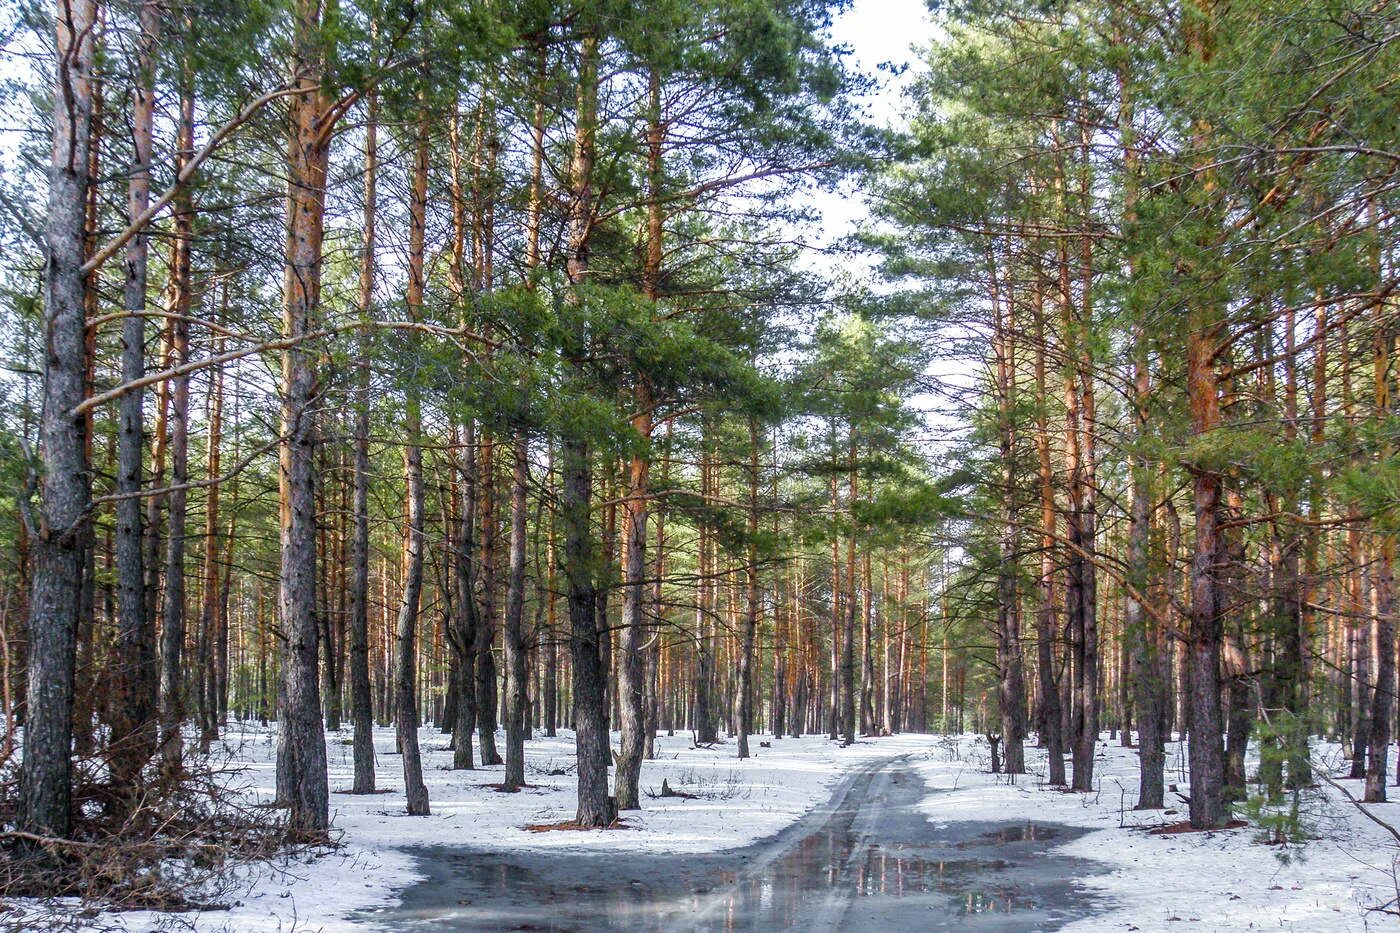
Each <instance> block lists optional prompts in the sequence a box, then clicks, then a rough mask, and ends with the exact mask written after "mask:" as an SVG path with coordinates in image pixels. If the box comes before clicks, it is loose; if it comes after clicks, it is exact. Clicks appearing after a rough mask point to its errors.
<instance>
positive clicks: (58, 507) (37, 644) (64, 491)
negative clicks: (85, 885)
mask: <svg viewBox="0 0 1400 933" xmlns="http://www.w3.org/2000/svg"><path fill="white" fill-rule="evenodd" d="M56 14H57V15H56V38H57V50H58V71H57V75H56V76H55V93H54V95H53V96H54V119H53V150H52V156H51V162H50V170H49V219H48V227H47V230H46V241H47V242H46V244H45V247H46V250H45V251H46V255H45V295H44V298H45V300H44V330H45V335H46V340H45V346H44V406H43V412H44V414H43V420H42V422H41V424H40V441H41V444H42V446H43V454H44V464H45V470H44V475H43V479H42V486H41V497H42V498H41V504H40V510H41V526H40V527H39V528H36V529H32V530H33V531H34V532H36V534H35V540H34V551H33V568H34V569H33V577H32V584H31V586H32V589H31V592H30V602H29V638H30V643H29V682H28V692H27V698H28V703H29V708H28V713H27V715H26V717H25V724H24V726H25V749H24V760H23V761H22V763H21V765H20V782H19V812H18V815H17V820H16V823H17V825H18V827H19V828H20V829H21V830H23V831H26V832H32V833H36V834H39V835H44V836H66V835H67V834H68V832H69V829H70V827H71V825H72V824H71V817H72V814H71V813H70V807H69V803H70V799H71V794H72V780H71V767H72V765H71V759H70V750H71V745H72V740H73V665H74V651H75V649H76V638H77V626H78V605H79V601H80V600H81V598H82V574H83V539H84V537H85V534H86V525H87V509H88V503H89V500H90V499H91V495H92V491H91V478H90V475H89V473H88V463H87V444H86V432H85V430H84V427H85V423H84V418H83V417H82V416H81V415H80V414H75V413H74V409H75V408H76V407H77V406H78V405H79V404H81V403H82V400H83V383H84V374H85V372H86V370H87V350H86V341H85V331H86V328H85V326H84V314H83V309H84V297H85V291H86V282H85V277H84V276H83V272H82V266H83V256H84V249H83V238H84V220H85V216H84V215H85V211H84V203H85V202H84V198H85V195H86V191H87V184H88V177H87V175H88V158H87V154H88V133H89V129H90V127H91V121H92V63H93V23H94V19H95V18H96V3H95V2H93V0H59V2H58V3H57V10H56Z"/></svg>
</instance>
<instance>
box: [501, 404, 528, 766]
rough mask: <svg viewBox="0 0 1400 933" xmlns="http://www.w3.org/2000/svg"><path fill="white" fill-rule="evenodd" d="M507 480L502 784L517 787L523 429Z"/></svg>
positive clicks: (522, 682) (521, 729)
mask: <svg viewBox="0 0 1400 933" xmlns="http://www.w3.org/2000/svg"><path fill="white" fill-rule="evenodd" d="M512 454H513V457H512V459H513V463H512V469H511V483H510V559H509V564H508V567H507V571H506V575H507V580H506V617H505V631H504V632H503V635H504V638H505V649H506V774H505V777H504V778H503V779H502V782H501V783H502V785H503V787H504V788H505V789H506V790H508V791H509V790H518V789H519V788H521V787H523V786H524V784H525V729H526V727H527V723H526V721H525V715H526V707H527V706H528V705H529V699H528V696H527V685H528V680H527V678H526V670H525V656H526V651H527V649H526V645H525V631H524V622H525V546H526V543H527V531H526V528H525V519H526V516H527V506H526V502H525V493H526V490H527V489H528V488H529V485H530V461H529V440H528V437H527V435H526V433H525V429H524V428H521V429H519V430H518V432H517V433H516V436H515V444H514V445H513V450H512Z"/></svg>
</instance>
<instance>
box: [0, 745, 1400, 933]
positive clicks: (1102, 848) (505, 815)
mask: <svg viewBox="0 0 1400 933" xmlns="http://www.w3.org/2000/svg"><path fill="white" fill-rule="evenodd" d="M327 741H328V746H329V751H330V757H329V761H330V767H331V789H332V791H333V794H332V797H331V807H332V811H333V820H334V827H335V835H336V838H337V843H338V844H337V846H336V847H334V848H332V849H329V850H324V851H321V852H319V853H317V854H315V855H311V856H305V855H302V856H296V857H291V858H287V859H284V860H281V861H279V862H278V863H276V864H272V865H267V864H264V865H258V866H254V867H245V868H242V869H240V870H239V871H238V873H237V875H236V877H234V878H232V879H230V885H229V888H228V890H227V891H226V892H223V896H222V898H221V900H223V901H224V902H226V903H228V904H230V905H231V907H230V909H227V910H216V911H207V912H204V913H184V914H156V913H149V912H128V913H114V912H107V913H102V914H99V915H96V916H88V917H86V918H80V917H79V916H78V913H77V911H76V909H73V910H72V911H70V914H69V917H70V919H71V920H72V921H73V922H74V925H75V926H76V927H80V928H87V929H127V930H132V931H149V930H182V929H197V930H203V931H225V930H227V931H237V933H244V931H247V933H254V931H278V933H303V931H316V930H323V931H328V933H329V931H338V930H348V929H360V928H363V927H364V926H366V925H368V921H367V920H365V919H364V916H365V915H364V914H363V913H362V912H364V911H368V910H373V909H374V908H376V907H382V906H385V905H388V904H392V903H394V902H395V900H396V899H397V896H398V893H399V892H400V891H402V890H403V889H404V888H405V887H406V886H408V885H409V884H411V883H412V882H414V881H415V880H417V879H418V877H419V875H418V873H417V872H416V871H415V867H414V865H415V863H414V860H413V858H412V857H411V856H410V855H409V854H407V853H406V852H404V851H403V850H402V849H403V847H407V846H415V845H425V844H427V845H453V844H464V845H465V844H470V845H473V846H476V847H491V848H501V849H525V848H549V849H553V850H556V851H558V850H560V849H574V850H579V851H592V852H599V851H619V852H622V851H626V852H648V851H650V852H671V853H699V852H715V851H722V850H727V849H733V848H737V847H741V846H744V845H748V844H750V843H752V842H755V841H757V840H759V839H762V838H764V837H767V836H771V835H773V834H774V833H776V832H778V831H779V830H781V829H782V828H783V827H785V826H788V825H790V824H791V823H793V822H794V821H795V820H797V819H798V818H800V817H801V815H802V814H803V813H804V812H806V811H808V810H810V809H811V808H813V807H814V806H816V805H817V804H818V803H820V802H822V801H824V800H825V799H826V798H827V797H828V795H829V794H830V793H831V790H832V788H833V787H834V785H835V784H836V783H837V782H838V781H839V780H840V778H841V777H842V776H843V775H844V774H846V773H848V772H850V771H851V770H852V769H853V768H855V767H857V766H859V765H861V764H868V763H871V762H874V761H878V760H882V759H888V758H894V757H899V756H905V757H906V760H907V761H909V762H911V763H912V764H913V765H914V767H915V769H916V770H917V772H918V773H919V775H920V777H921V778H922V779H923V781H924V782H925V783H926V785H927V786H928V788H929V789H930V791H931V793H930V794H929V796H928V797H927V798H926V799H925V800H924V802H923V804H922V805H921V809H922V810H923V812H924V813H926V814H927V816H928V819H929V820H931V821H932V822H933V823H934V824H936V825H937V824H943V823H954V822H958V821H962V820H984V821H1003V822H1004V821H1021V820H1024V821H1034V822H1036V823H1061V824H1067V825H1071V826H1077V827H1082V828H1085V829H1090V830H1093V831H1091V832H1089V833H1088V834H1087V835H1084V836H1081V837H1080V838H1078V839H1074V840H1071V841H1068V842H1066V843H1065V844H1064V845H1062V846H1060V847H1058V848H1057V850H1056V851H1057V852H1059V853H1062V854H1066V855H1072V856H1078V857H1081V858H1085V859H1091V860H1094V861H1096V862H1099V863H1101V864H1103V865H1104V866H1105V868H1106V869H1107V870H1106V871H1103V872H1099V873H1096V874H1094V875H1093V876H1092V877H1086V878H1082V879H1067V881H1070V882H1072V883H1076V884H1080V885H1083V886H1085V887H1086V888H1087V889H1088V890H1089V891H1091V892H1093V893H1094V894H1096V895H1100V898H1099V899H1101V902H1102V912H1101V913H1099V914H1098V915H1096V916H1095V917H1093V918H1091V919H1087V920H1081V921H1078V922H1076V923H1075V924H1073V925H1071V926H1070V927H1068V928H1067V929H1070V930H1075V931H1087V930H1142V931H1147V930H1163V931H1168V930H1170V931H1178V930H1182V929H1186V928H1195V929H1203V930H1212V931H1214V930H1221V931H1236V930H1240V931H1244V930H1290V931H1318V933H1322V931H1352V930H1357V931H1363V930H1381V929H1394V928H1395V927H1396V926H1397V925H1400V922H1397V920H1396V918H1395V917H1394V916H1393V915H1386V914H1383V913H1380V912H1377V911H1375V910H1373V909H1372V908H1375V907H1377V906H1380V905H1383V904H1386V903H1387V902H1391V907H1392V908H1393V907H1394V903H1393V899H1394V898H1395V897H1396V895H1397V881H1396V873H1397V867H1400V849H1397V846H1396V844H1395V841H1394V839H1392V838H1391V837H1390V836H1389V835H1388V834H1386V833H1385V831H1384V830H1383V829H1381V828H1380V827H1378V826H1376V825H1375V824H1373V823H1371V822H1370V821H1368V820H1366V819H1365V817H1364V816H1362V814H1360V813H1359V812H1358V811H1357V809H1356V808H1355V807H1354V806H1353V805H1352V804H1351V803H1349V802H1347V801H1346V800H1345V798H1343V797H1342V796H1341V795H1340V794H1339V793H1337V792H1336V791H1334V790H1332V789H1331V788H1328V787H1326V786H1324V787H1323V788H1322V789H1320V790H1317V791H1312V792H1308V793H1307V794H1306V795H1305V798H1304V807H1303V811H1304V815H1305V820H1304V821H1305V823H1306V824H1308V825H1309V826H1310V828H1311V831H1312V834H1313V836H1314V837H1315V838H1313V839H1311V840H1310V841H1308V842H1306V843H1305V844H1302V845H1295V846H1289V847H1280V846H1274V845H1265V844H1262V843H1261V842H1260V841H1259V840H1260V832H1259V830H1258V829H1257V828H1256V827H1253V826H1249V827H1245V828H1242V829H1237V830H1230V831H1219V832H1211V833H1193V834H1184V835H1149V834H1148V833H1146V832H1145V831H1143V830H1144V828H1150V827H1152V826H1155V825H1161V824H1164V823H1172V822H1177V821H1179V820H1181V819H1184V816H1185V813H1184V810H1185V806H1184V804H1183V805H1182V806H1181V808H1180V811H1181V812H1173V810H1169V811H1167V812H1166V813H1164V812H1163V811H1141V812H1139V811H1134V810H1132V806H1133V804H1134V802H1135V797H1136V790H1137V756H1136V752H1135V751H1134V750H1132V749H1124V748H1121V747H1119V745H1118V743H1117V742H1109V741H1106V740H1105V741H1104V742H1102V743H1101V746H1100V755H1099V761H1098V765H1097V769H1096V774H1095V786H1096V791H1095V792H1094V793H1091V794H1073V793H1067V792H1064V791H1062V790H1059V789H1054V788H1049V787H1046V786H1045V785H1044V784H1043V776H1044V769H1045V753H1044V752H1043V751H1041V750H1038V749H1035V748H1031V747H1028V748H1027V756H1026V757H1027V767H1028V771H1029V773H1028V774H1026V775H1021V776H1018V777H1017V778H1015V779H1014V780H1012V779H1009V778H1008V777H1007V776H1005V775H995V774H992V773H990V770H989V761H990V758H989V755H988V749H987V745H986V742H985V740H983V739H982V738H981V737H979V736H971V735H968V736H961V737H942V736H929V735H899V736H892V737H884V738H872V739H863V740H862V741H860V742H859V743H857V744H856V745H855V746H853V747H850V748H840V747H838V745H837V744H836V743H834V742H829V741H827V740H826V739H825V737H807V738H801V739H791V738H789V739H782V740H779V741H773V740H772V739H771V737H770V736H756V737H755V738H754V742H753V747H754V751H755V757H753V758H751V759H749V760H747V761H739V760H737V759H735V758H734V757H733V756H734V745H733V743H732V742H721V743H720V744H718V745H716V746H714V747H713V748H692V747H691V741H690V737H689V735H684V736H683V735H676V736H672V737H667V736H662V737H661V738H659V739H658V748H657V751H658V756H657V760H655V761H648V762H646V763H645V764H644V766H643V771H642V789H643V795H644V796H643V801H642V805H643V807H644V809H643V810H642V811H640V812H632V813H627V814H624V820H625V822H626V824H627V827H628V829H627V830H626V831H616V832H531V831H528V830H526V829H525V827H526V826H527V825H533V824H547V823H552V822H558V821H562V820H567V819H569V818H570V817H572V815H573V810H574V761H573V757H574V756H573V738H572V734H571V733H561V735H560V736H559V737H557V738H544V737H539V738H535V739H533V740H532V741H530V742H528V743H527V744H526V780H527V782H528V783H529V784H530V785H532V786H531V787H530V788H528V789H526V790H524V791H522V792H520V793H518V794H503V793H499V792H498V791H496V790H494V789H493V788H492V787H491V785H492V784H496V783H498V782H499V781H500V776H501V770H502V769H501V768H500V767H499V766H497V767H495V768H485V769H478V770H475V771H452V770H448V765H449V764H450V762H451V752H450V751H448V750H447V737H446V736H444V735H442V734H441V733H439V732H438V731H437V730H436V729H433V728H424V729H423V730H422V733H421V743H422V747H423V750H424V769H425V777H426V780H427V784H428V789H429V794H430V797H431V806H432V815H431V816H427V817H410V816H407V815H405V814H404V801H403V793H402V790H403V780H402V774H401V772H400V768H401V765H400V759H399V758H398V757H397V756H396V755H393V754H391V753H392V750H393V748H394V739H393V733H392V731H391V730H388V729H384V730H376V733H375V741H376V747H377V751H378V754H377V776H378V786H379V787H380V788H382V789H386V790H388V792H387V793H382V794H377V795H374V796H352V795H349V794H344V793H334V792H335V791H339V790H343V789H345V788H348V787H349V785H350V775H351V749H350V744H349V743H350V740H349V731H348V729H347V730H343V731H341V732H339V733H332V734H330V735H329V736H328V740H327ZM759 741H768V742H770V743H771V745H772V747H771V748H762V747H759V745H758V742H759ZM225 748H226V751H227V755H228V763H229V767H230V769H234V770H233V771H232V777H231V780H232V782H233V783H234V785H235V786H242V787H244V788H245V790H244V792H245V793H247V794H248V795H250V796H255V797H257V798H258V799H262V800H266V799H270V798H271V796H272V790H273V776H274V772H273V757H274V741H273V731H272V730H271V729H267V728H261V727H259V726H256V725H253V724H249V725H239V724H235V725H233V726H232V727H231V728H230V729H229V731H228V732H227V734H226V737H225ZM1317 757H1318V762H1319V765H1331V766H1332V767H1333V770H1332V772H1331V773H1334V774H1335V773H1336V770H1337V769H1339V768H1340V766H1341V764H1342V762H1341V761H1340V759H1339V755H1338V753H1337V751H1336V749H1335V748H1331V747H1328V746H1319V747H1318V748H1317ZM1184 761H1185V747H1184V745H1181V744H1178V743H1173V744H1172V745H1170V746H1169V748H1168V759H1167V765H1168V775H1167V780H1168V781H1169V782H1172V783H1175V784H1176V785H1177V787H1178V788H1179V790H1180V791H1181V792H1182V793H1186V792H1188V787H1187V783H1186V776H1185V774H1184V767H1185V765H1184ZM663 779H666V780H667V781H668V782H669V784H670V786H671V788H672V789H673V790H677V791H682V792H685V793H687V794H693V795H695V796H694V797H693V798H685V797H670V798H658V797H654V796H651V795H652V794H655V793H657V792H658V791H659V790H660V787H661V782H662V780H663ZM1342 783H1343V784H1344V785H1347V786H1348V787H1349V788H1350V789H1351V790H1352V791H1353V792H1354V793H1357V794H1358V795H1359V792H1360V789H1359V786H1352V785H1359V782H1347V781H1343V782H1342ZM1168 798H1169V802H1170V801H1172V800H1174V799H1176V795H1175V794H1173V793H1170V792H1169V794H1168ZM1173 809H1175V808H1173ZM1373 812H1375V813H1376V814H1377V815H1379V816H1380V817H1381V818H1383V819H1385V820H1386V821H1387V822H1390V823H1392V824H1397V823H1400V804H1383V805H1378V806H1376V807H1375V808H1374V809H1373ZM31 906H33V905H31ZM46 906H47V907H48V908H50V910H51V909H52V908H53V907H54V906H55V905H52V904H50V905H46ZM71 906H73V907H74V908H76V905H71ZM26 913H27V912H26V911H25V910H23V909H21V910H19V911H15V912H13V913H10V914H9V915H8V916H6V915H0V924H6V923H9V924H14V923H15V922H17V921H19V922H21V923H23V922H24V921H22V920H20V918H22V917H25V916H26ZM357 914H358V915H359V916H358V917H357V916H356V915H357ZM53 916H54V915H53V914H52V913H51V912H50V913H49V917H50V918H52V917H53ZM28 918H29V920H30V921H31V922H32V921H33V920H34V919H35V915H34V914H33V913H28ZM1183 924H1186V925H1188V926H1183ZM1189 925H1194V927H1192V926H1189ZM21 928H23V927H21ZM31 928H32V927H31Z"/></svg>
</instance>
